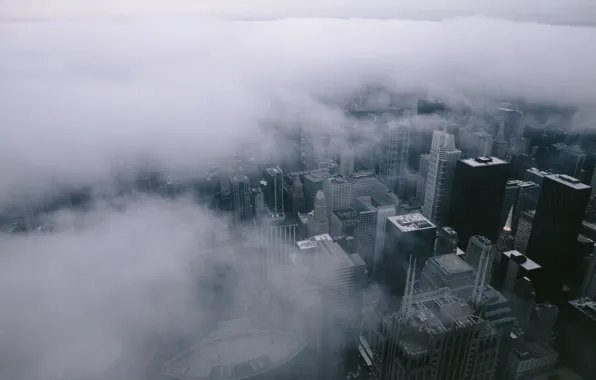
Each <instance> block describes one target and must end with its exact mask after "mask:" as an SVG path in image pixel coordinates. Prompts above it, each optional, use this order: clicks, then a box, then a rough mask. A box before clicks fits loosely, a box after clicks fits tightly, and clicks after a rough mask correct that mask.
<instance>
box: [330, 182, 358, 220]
mask: <svg viewBox="0 0 596 380" xmlns="http://www.w3.org/2000/svg"><path fill="white" fill-rule="evenodd" d="M323 192H324V193H325V201H326V203H327V217H328V218H331V213H332V212H333V210H340V209H345V208H349V207H350V203H351V199H352V182H350V181H349V180H348V179H346V178H344V177H342V176H335V177H330V178H326V179H325V181H324V182H323Z"/></svg>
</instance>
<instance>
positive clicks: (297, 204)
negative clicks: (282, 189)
mask: <svg viewBox="0 0 596 380" xmlns="http://www.w3.org/2000/svg"><path fill="white" fill-rule="evenodd" d="M292 188H293V191H292V197H293V199H292V211H293V212H298V213H304V212H305V209H306V208H305V207H306V204H305V199H304V186H303V185H302V181H300V178H299V177H298V176H296V178H294V183H293V184H292Z"/></svg>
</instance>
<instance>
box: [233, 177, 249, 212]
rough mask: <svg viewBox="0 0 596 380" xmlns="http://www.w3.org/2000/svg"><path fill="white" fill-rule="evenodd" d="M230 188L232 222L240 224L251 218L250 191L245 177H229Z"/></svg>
mask: <svg viewBox="0 0 596 380" xmlns="http://www.w3.org/2000/svg"><path fill="white" fill-rule="evenodd" d="M230 184H231V187H232V205H233V207H234V221H235V222H236V223H242V222H245V221H248V220H251V219H252V217H253V211H252V208H253V207H252V204H251V195H252V194H251V193H252V192H251V189H250V183H249V181H248V177H247V176H242V177H237V176H233V177H230Z"/></svg>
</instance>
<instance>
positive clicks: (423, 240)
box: [381, 214, 437, 291]
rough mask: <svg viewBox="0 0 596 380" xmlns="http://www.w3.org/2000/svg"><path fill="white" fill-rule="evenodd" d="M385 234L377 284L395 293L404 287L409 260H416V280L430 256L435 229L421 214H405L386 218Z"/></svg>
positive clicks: (433, 244) (433, 243)
mask: <svg viewBox="0 0 596 380" xmlns="http://www.w3.org/2000/svg"><path fill="white" fill-rule="evenodd" d="M385 231H386V232H385V244H384V250H383V265H382V267H383V271H382V272H383V273H382V274H381V276H382V277H383V278H382V279H381V280H382V282H384V283H385V284H386V285H387V286H388V287H389V288H391V289H392V290H394V291H399V290H401V289H403V287H404V285H405V284H404V282H403V281H404V280H405V278H406V272H407V270H408V263H409V258H410V257H412V258H414V259H416V275H417V276H418V275H420V273H421V272H422V268H424V264H425V263H426V260H427V259H428V258H429V257H431V256H432V255H433V252H434V250H435V237H436V234H437V227H436V226H435V225H434V224H432V223H431V222H430V221H429V220H428V219H426V218H425V217H424V216H422V215H421V214H408V215H399V216H392V217H389V218H387V221H386V230H385Z"/></svg>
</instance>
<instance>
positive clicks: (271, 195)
mask: <svg viewBox="0 0 596 380" xmlns="http://www.w3.org/2000/svg"><path fill="white" fill-rule="evenodd" d="M264 178H265V181H266V182H267V185H266V192H265V200H266V201H267V206H269V210H270V211H271V212H272V213H273V214H283V213H284V174H283V171H282V170H281V169H280V168H279V166H276V167H273V168H267V169H265V172H264Z"/></svg>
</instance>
